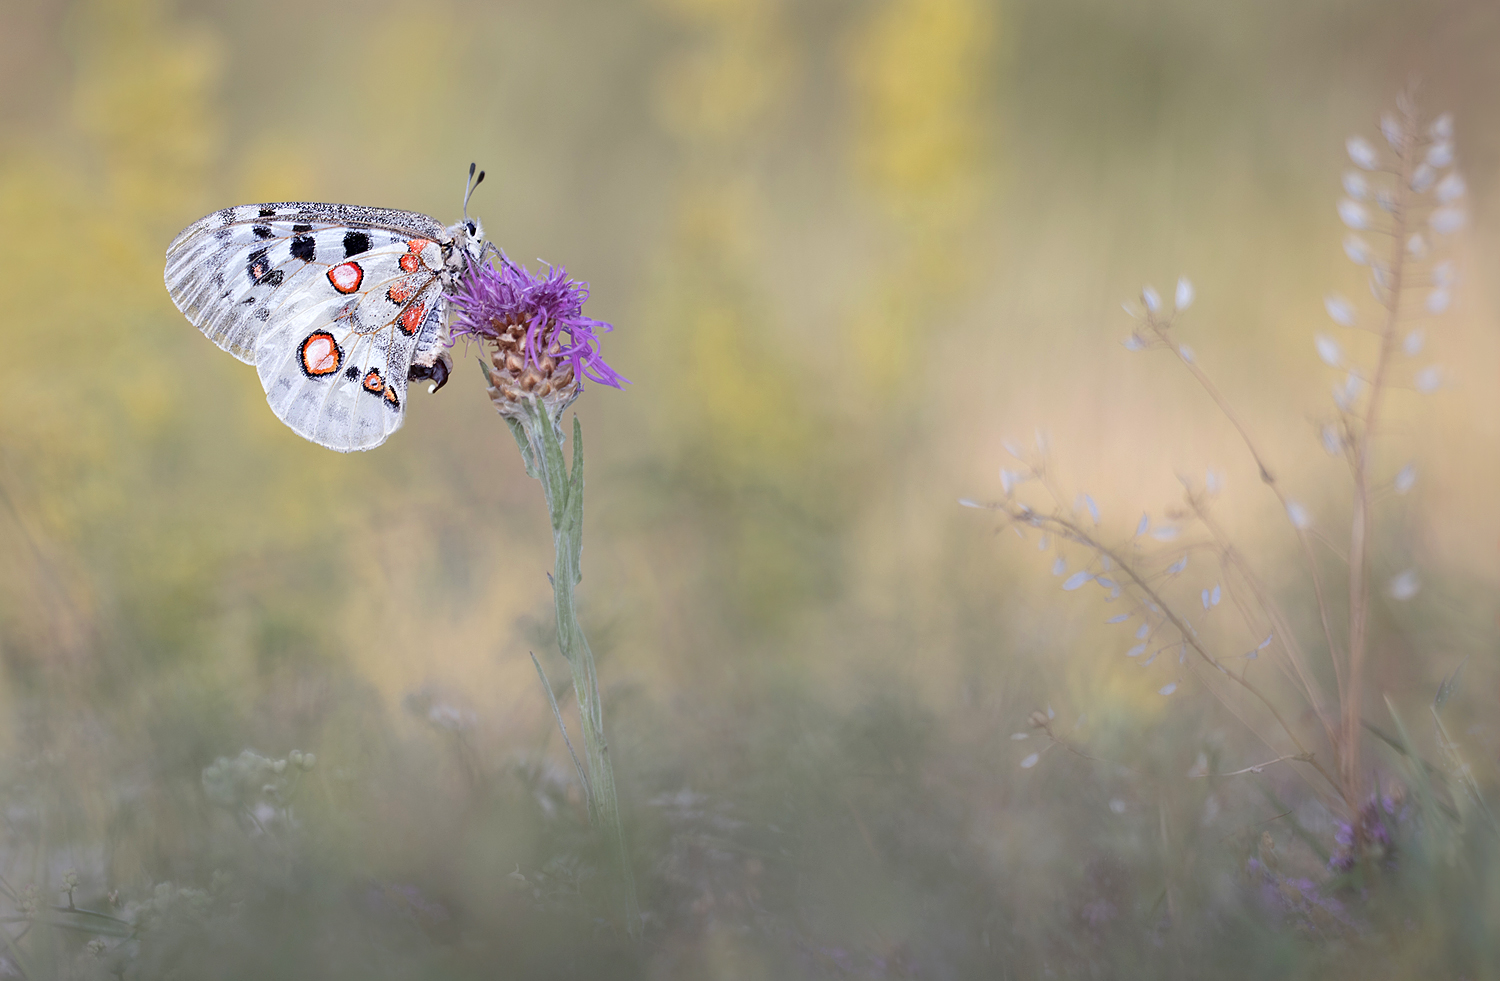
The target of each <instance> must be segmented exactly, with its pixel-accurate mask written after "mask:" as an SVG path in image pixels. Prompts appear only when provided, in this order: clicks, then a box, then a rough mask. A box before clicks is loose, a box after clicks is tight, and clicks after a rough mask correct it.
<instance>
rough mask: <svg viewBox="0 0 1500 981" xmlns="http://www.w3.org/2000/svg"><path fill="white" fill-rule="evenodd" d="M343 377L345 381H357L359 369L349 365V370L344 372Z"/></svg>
mask: <svg viewBox="0 0 1500 981" xmlns="http://www.w3.org/2000/svg"><path fill="white" fill-rule="evenodd" d="M344 377H345V378H347V379H349V380H350V381H352V382H354V381H359V369H358V368H356V367H354V365H352V364H351V365H350V366H349V370H348V371H346V372H344Z"/></svg>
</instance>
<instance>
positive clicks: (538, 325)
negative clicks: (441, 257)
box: [452, 255, 628, 416]
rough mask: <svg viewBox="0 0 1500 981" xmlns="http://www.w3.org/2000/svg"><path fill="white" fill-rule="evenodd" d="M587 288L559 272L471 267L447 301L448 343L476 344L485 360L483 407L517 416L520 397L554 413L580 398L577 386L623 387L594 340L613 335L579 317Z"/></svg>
mask: <svg viewBox="0 0 1500 981" xmlns="http://www.w3.org/2000/svg"><path fill="white" fill-rule="evenodd" d="M588 297H589V288H588V284H587V283H581V282H579V281H578V280H574V279H569V278H568V275H567V271H566V270H565V269H563V268H562V267H561V266H548V267H547V271H546V272H544V273H541V274H540V275H537V274H533V273H531V272H529V271H528V270H526V269H525V268H523V267H521V266H518V265H516V264H515V263H513V262H511V261H510V260H509V259H507V258H505V257H504V256H503V255H502V256H501V262H500V265H499V266H498V267H496V266H495V265H493V264H491V263H488V262H484V263H477V264H473V265H470V267H469V271H468V274H467V275H466V276H464V277H463V279H462V281H461V283H460V286H459V289H458V291H457V292H456V293H455V294H454V295H453V305H454V308H455V310H456V313H457V316H455V317H454V319H453V323H452V331H453V336H454V337H455V338H458V337H474V338H477V339H478V340H479V341H480V342H481V343H482V344H483V345H484V347H485V348H486V350H487V352H488V354H489V358H488V360H489V364H488V365H487V366H486V374H487V375H488V376H489V379H490V389H489V391H490V399H491V400H492V401H493V402H494V403H495V407H496V408H497V409H499V410H500V414H501V415H509V416H518V415H520V414H521V412H522V407H521V401H522V399H523V398H524V397H525V396H528V395H531V396H536V397H538V398H540V399H541V400H542V402H543V403H544V404H545V405H546V406H547V408H548V410H549V411H551V412H553V413H557V412H560V411H561V410H562V408H563V407H564V406H566V405H568V403H570V402H572V401H573V400H574V399H575V398H577V397H578V395H579V393H580V392H582V391H583V380H584V379H585V378H587V379H589V380H590V381H595V382H598V383H599V384H601V385H610V386H612V387H614V388H620V387H621V386H622V385H624V384H625V383H626V382H627V381H628V379H626V378H624V377H622V376H621V375H620V374H619V373H618V372H616V371H615V370H614V369H613V368H611V367H610V366H609V365H608V364H606V363H605V362H604V358H603V357H602V356H601V354H600V351H599V335H600V334H603V333H607V332H609V331H611V330H613V329H614V328H613V326H612V325H610V324H607V323H605V322H604V321H602V320H595V319H594V318H593V317H588V316H585V315H584V313H583V305H584V303H585V302H586V301H587V300H588Z"/></svg>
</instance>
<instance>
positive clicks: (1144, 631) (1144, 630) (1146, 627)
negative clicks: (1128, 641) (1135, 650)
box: [1135, 623, 1151, 640]
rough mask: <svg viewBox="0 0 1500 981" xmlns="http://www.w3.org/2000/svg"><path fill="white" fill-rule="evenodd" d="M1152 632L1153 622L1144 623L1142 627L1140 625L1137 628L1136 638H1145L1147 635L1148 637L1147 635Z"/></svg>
mask: <svg viewBox="0 0 1500 981" xmlns="http://www.w3.org/2000/svg"><path fill="white" fill-rule="evenodd" d="M1150 633H1151V624H1149V623H1143V624H1141V625H1140V627H1138V628H1137V629H1136V632H1135V639H1136V640H1145V639H1146V637H1147V635H1149V634H1150Z"/></svg>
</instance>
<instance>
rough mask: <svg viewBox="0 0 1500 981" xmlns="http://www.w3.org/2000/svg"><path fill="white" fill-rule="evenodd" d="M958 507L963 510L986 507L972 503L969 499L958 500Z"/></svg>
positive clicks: (976, 502) (975, 502)
mask: <svg viewBox="0 0 1500 981" xmlns="http://www.w3.org/2000/svg"><path fill="white" fill-rule="evenodd" d="M958 506H959V507H961V508H982V507H984V505H983V504H980V503H979V502H978V501H971V500H969V499H968V498H967V497H960V498H959V499H958Z"/></svg>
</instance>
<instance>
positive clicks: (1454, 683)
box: [1432, 657, 1469, 709]
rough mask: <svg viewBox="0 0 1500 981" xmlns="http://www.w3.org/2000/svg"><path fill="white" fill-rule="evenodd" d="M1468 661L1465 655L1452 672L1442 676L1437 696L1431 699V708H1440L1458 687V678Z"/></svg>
mask: <svg viewBox="0 0 1500 981" xmlns="http://www.w3.org/2000/svg"><path fill="white" fill-rule="evenodd" d="M1468 663H1469V659H1468V658H1467V657H1465V658H1464V659H1463V660H1462V661H1460V662H1459V664H1458V667H1456V668H1454V669H1453V673H1452V674H1450V675H1449V676H1448V677H1446V678H1444V679H1443V683H1442V684H1441V685H1438V690H1437V697H1436V698H1434V699H1433V700H1432V707H1433V708H1435V709H1440V708H1442V707H1443V706H1444V705H1446V704H1447V703H1448V699H1450V698H1452V697H1453V693H1454V691H1455V690H1457V688H1458V678H1459V676H1460V675H1461V674H1463V670H1464V665H1465V664H1468Z"/></svg>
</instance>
